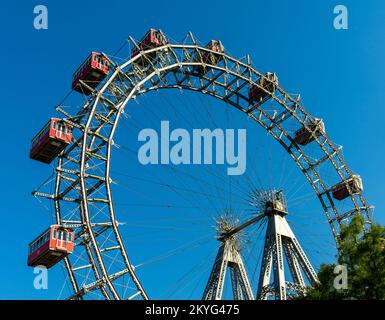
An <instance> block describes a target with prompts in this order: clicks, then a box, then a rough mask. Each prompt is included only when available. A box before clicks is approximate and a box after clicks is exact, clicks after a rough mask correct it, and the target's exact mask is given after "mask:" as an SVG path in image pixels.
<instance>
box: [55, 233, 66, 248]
mask: <svg viewBox="0 0 385 320" xmlns="http://www.w3.org/2000/svg"><path fill="white" fill-rule="evenodd" d="M56 249H58V250H66V249H67V239H66V232H65V231H64V230H57V238H56Z"/></svg>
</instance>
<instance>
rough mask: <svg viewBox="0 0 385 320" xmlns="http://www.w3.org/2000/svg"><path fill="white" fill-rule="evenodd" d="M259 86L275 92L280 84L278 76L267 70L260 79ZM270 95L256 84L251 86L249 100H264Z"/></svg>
mask: <svg viewBox="0 0 385 320" xmlns="http://www.w3.org/2000/svg"><path fill="white" fill-rule="evenodd" d="M257 82H258V84H259V86H261V87H263V88H264V89H265V90H267V91H268V92H270V93H271V94H273V93H274V91H275V89H276V88H277V86H278V77H277V75H276V74H275V73H272V72H267V73H266V74H265V76H264V77H260V78H259V79H258V81H257ZM268 96H269V93H267V92H265V91H264V90H262V89H261V88H260V87H258V86H256V85H251V86H250V88H249V100H250V101H257V102H262V101H263V100H265V99H266V98H267V97H268Z"/></svg>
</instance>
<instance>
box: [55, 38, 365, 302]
mask: <svg viewBox="0 0 385 320" xmlns="http://www.w3.org/2000/svg"><path fill="white" fill-rule="evenodd" d="M205 51H206V52H211V53H215V54H216V55H220V56H221V57H222V59H223V64H222V65H214V64H210V63H204V62H202V60H198V61H194V60H193V55H192V54H190V53H193V52H198V53H199V52H205ZM154 53H155V54H156V55H157V56H160V57H161V56H166V57H167V59H169V60H167V59H164V60H162V63H161V66H156V65H153V64H152V63H151V61H149V62H150V63H149V71H151V72H150V73H149V74H146V76H145V77H144V78H140V74H139V71H134V73H135V72H137V73H136V74H133V75H128V72H126V70H131V69H133V70H135V68H138V67H137V66H136V64H135V62H136V61H138V60H139V59H147V58H146V57H147V55H148V54H154ZM105 56H106V57H108V55H105ZM179 57H184V58H185V60H182V61H180V59H179ZM108 59H109V60H110V62H111V64H112V66H113V69H114V72H113V73H112V74H111V75H110V76H109V77H108V78H107V79H106V81H105V83H104V84H103V86H102V88H101V89H100V90H95V91H94V92H93V94H92V96H91V97H90V98H89V99H88V101H87V102H86V103H85V105H84V106H83V108H82V112H84V111H86V112H85V113H84V117H85V118H86V119H87V120H86V123H85V125H83V124H81V123H80V121H81V120H82V119H83V116H82V117H76V118H74V117H71V116H70V115H68V114H65V115H66V116H67V119H66V121H68V122H69V123H71V124H73V125H74V127H75V128H78V129H79V130H80V132H81V137H80V139H79V140H80V141H76V143H74V144H73V145H74V146H75V147H74V148H77V147H79V146H76V145H79V142H80V145H81V160H80V163H79V172H77V173H76V175H77V176H78V178H79V179H78V180H79V181H78V183H79V185H80V189H81V193H82V200H81V201H80V202H79V207H80V212H81V220H82V223H83V226H82V228H83V232H85V233H87V235H88V236H89V237H90V244H87V245H86V251H87V254H88V257H89V261H90V264H91V265H92V270H93V272H94V274H95V278H96V281H95V282H94V283H91V284H89V285H88V286H84V287H82V288H80V287H79V283H78V281H77V279H76V275H75V272H74V270H73V268H72V266H71V262H70V260H69V259H68V258H66V259H65V266H66V269H67V272H68V275H69V279H70V282H71V284H72V288H73V291H74V295H73V296H71V297H70V298H72V299H79V298H80V299H81V298H83V296H84V295H85V294H87V293H88V292H90V291H92V290H98V289H99V290H100V291H101V292H102V294H103V295H104V297H105V298H106V299H110V298H113V299H120V297H119V294H118V293H117V291H116V290H115V288H114V284H113V281H114V279H115V277H119V276H120V275H119V274H113V275H111V274H109V273H108V271H107V270H106V268H105V265H104V261H103V257H102V254H101V252H100V250H99V248H98V243H97V241H96V240H95V235H94V230H93V226H92V217H91V216H90V214H89V212H88V206H89V200H90V199H89V198H90V197H89V195H88V192H87V188H86V180H87V179H89V173H86V164H87V161H88V160H89V159H90V157H91V156H90V155H89V153H88V152H87V151H88V150H87V148H88V143H89V145H93V144H94V143H96V141H97V140H98V139H100V137H98V135H97V133H98V132H99V130H94V131H93V130H92V129H91V128H90V124H91V122H92V120H93V119H94V117H95V114H96V109H97V107H98V105H99V104H100V103H101V101H108V102H106V103H107V104H109V103H110V102H111V103H112V104H111V111H110V116H107V119H109V118H112V116H115V118H114V119H113V122H112V125H111V129H110V133H109V136H108V138H107V139H106V141H102V142H101V143H104V144H105V145H106V146H107V150H106V152H105V154H104V156H105V159H106V165H105V176H104V181H101V182H100V185H103V184H104V185H105V187H106V195H107V201H108V203H107V205H108V208H109V214H110V220H111V227H112V230H113V233H114V236H115V238H116V242H117V244H118V246H119V250H120V252H121V255H122V258H123V260H124V262H125V264H126V267H127V268H126V269H127V270H125V273H124V274H126V273H128V274H129V275H130V277H131V279H132V280H133V282H134V284H135V286H136V288H137V293H136V294H134V296H138V295H140V296H141V297H142V298H143V299H149V297H148V295H147V293H146V290H145V289H144V287H143V286H142V284H141V282H140V280H139V278H138V277H137V276H136V273H135V270H134V268H133V266H132V264H131V262H130V260H129V257H128V254H127V251H126V249H125V246H124V243H123V241H122V238H121V235H120V232H119V230H118V225H117V222H116V217H115V212H114V205H113V201H112V192H111V186H110V184H111V178H110V164H111V149H112V146H113V137H114V133H115V130H116V128H117V126H118V123H119V119H120V115H121V114H122V112H123V110H124V108H125V107H126V106H127V104H128V103H129V102H130V101H131V100H132V99H133V98H134V97H135V96H136V95H141V94H145V93H147V92H149V91H152V90H157V89H183V90H191V91H194V92H200V93H204V94H208V95H210V96H212V97H214V98H217V99H219V100H222V101H225V102H226V103H228V104H230V105H232V106H233V107H235V108H237V109H238V110H240V111H242V112H244V113H245V114H246V115H247V116H248V117H250V118H252V119H253V120H255V121H256V122H257V123H258V124H259V125H260V126H262V127H263V128H264V129H265V130H267V131H268V132H269V133H270V134H271V135H272V136H273V138H274V139H275V140H276V141H277V142H278V143H280V144H281V146H282V147H284V149H285V151H286V152H288V153H289V154H290V156H291V158H292V159H293V160H294V161H295V163H296V164H297V165H298V166H299V167H300V169H301V172H302V173H303V174H304V175H305V177H306V179H307V181H308V182H309V183H310V185H311V186H312V189H313V190H314V192H315V193H316V194H317V197H318V199H319V200H320V202H321V205H322V207H323V209H324V211H325V214H326V216H327V219H328V222H329V224H330V226H331V230H332V233H333V237H334V239H335V240H336V242H338V225H340V224H343V218H344V217H345V216H344V213H342V214H340V213H339V212H338V210H337V208H336V207H335V205H334V201H333V199H332V197H331V195H330V188H328V187H327V185H326V183H324V181H323V179H322V177H321V176H320V174H319V172H317V170H316V169H317V163H314V162H312V161H311V160H310V159H308V157H307V155H306V153H305V151H304V150H303V148H301V147H300V146H298V145H297V144H296V143H295V142H294V140H293V138H292V137H291V136H290V133H288V132H287V131H286V130H285V129H284V128H283V127H282V126H281V123H282V122H280V123H278V122H277V121H276V120H275V119H273V118H272V117H271V116H270V115H269V114H268V113H266V112H265V111H264V110H263V109H262V108H261V106H262V105H257V106H255V104H251V103H250V101H248V99H247V97H245V96H243V95H242V94H241V93H240V92H237V91H236V90H234V88H231V86H227V87H226V83H225V84H224V83H221V82H220V79H221V77H222V76H223V75H226V76H227V77H229V78H231V79H232V80H231V81H234V79H236V80H238V81H243V83H244V84H243V86H247V85H248V86H250V85H253V86H257V87H258V88H259V89H261V90H264V91H265V92H266V93H267V94H268V95H269V98H270V99H273V100H274V101H275V102H277V103H278V104H279V105H281V106H282V107H283V108H284V110H285V111H286V112H287V115H288V116H287V118H286V119H288V118H292V119H296V120H297V121H298V123H299V124H301V125H302V126H304V125H305V124H306V122H307V121H308V120H311V119H314V118H313V117H312V116H311V115H310V114H308V113H307V112H306V111H305V109H304V108H303V107H302V106H301V104H300V102H299V101H298V100H297V99H296V98H294V97H292V96H291V95H290V94H288V93H287V92H286V91H284V90H283V89H282V88H281V87H280V86H278V85H277V87H276V90H275V91H274V92H273V93H271V92H269V91H268V90H265V89H264V88H263V87H262V86H260V85H259V84H258V81H257V80H258V79H259V78H261V77H264V75H263V73H261V72H259V71H257V70H256V69H254V68H253V66H252V65H251V63H250V62H249V61H248V62H243V61H241V60H238V59H236V58H233V57H231V56H229V55H228V54H226V53H218V52H213V51H211V50H209V49H208V48H205V47H203V46H200V45H198V44H196V43H194V42H193V43H192V44H171V43H169V44H167V45H164V46H162V47H157V48H154V49H150V50H146V51H141V52H140V53H139V54H138V55H137V56H135V57H134V58H129V59H128V60H126V61H125V62H123V63H122V64H120V65H119V64H117V63H115V62H114V61H113V60H112V58H109V57H108ZM148 60H149V59H148ZM171 62H172V63H171ZM194 66H201V67H204V68H208V69H209V70H214V72H213V73H212V78H210V75H211V73H210V74H209V75H208V74H199V73H193V72H191V70H190V68H191V67H194ZM176 71H180V72H181V73H183V74H185V75H186V77H187V78H189V77H196V78H197V79H199V80H200V83H203V81H206V82H205V83H204V85H202V86H200V87H198V86H195V87H194V86H193V85H192V82H189V83H188V84H183V82H182V83H178V82H177V81H176V82H175V83H173V84H172V83H169V84H165V83H162V81H161V76H162V75H167V74H168V73H170V72H176ZM145 72H146V71H145ZM215 72H217V74H215ZM153 79H156V80H158V81H155V84H154V85H152V86H150V87H147V88H143V86H144V85H145V84H146V83H149V82H151V81H152V80H153ZM115 81H127V83H130V82H131V84H130V86H128V88H130V89H131V90H130V91H129V92H126V93H125V96H124V100H123V101H121V102H119V104H118V105H116V104H115V103H114V102H112V101H110V100H109V98H107V97H105V93H108V90H110V89H109V88H110V87H111V85H114V82H115ZM231 81H229V82H231ZM233 83H234V82H233ZM213 85H214V86H215V87H218V88H222V89H223V90H225V92H230V93H229V94H226V95H225V94H224V93H223V92H221V91H218V90H216V89H213V90H211V91H210V88H211V87H212V86H213ZM211 89H212V88H211ZM231 97H236V98H237V100H236V102H235V101H233V100H231ZM241 102H242V103H244V105H248V106H250V105H252V107H253V108H254V107H255V108H254V109H253V111H252V112H250V109H248V108H245V107H244V105H242V103H241ZM113 105H114V106H113ZM58 109H59V111H60V108H58ZM254 111H258V112H259V117H261V118H263V119H267V120H269V121H270V123H271V124H272V125H273V126H272V127H270V126H268V125H266V124H265V123H264V122H263V121H261V118H258V117H256V116H255V115H254ZM73 119H76V120H73ZM286 119H285V120H286ZM285 120H284V121H285ZM105 124H106V123H103V124H102V123H101V124H100V127H103V126H104V125H105ZM275 129H276V130H278V132H280V134H277V132H275V131H274V130H275ZM91 133H92V134H91ZM283 139H285V140H283ZM314 140H315V141H314V143H317V144H318V145H319V146H320V148H321V150H322V151H323V152H324V154H325V157H324V160H323V161H330V163H331V164H332V165H333V167H334V168H335V169H336V172H337V174H338V175H339V176H340V177H341V180H346V179H347V178H348V177H349V176H352V175H353V174H352V172H351V171H350V169H349V168H348V166H347V165H346V163H345V161H344V160H343V157H342V155H341V154H340V152H339V149H338V148H336V147H335V146H334V144H333V143H332V142H331V140H330V139H329V137H328V136H327V135H326V133H322V134H321V136H320V137H315V139H314ZM287 142H290V145H288V143H287ZM68 153H69V151H68V150H65V151H63V152H62V154H61V155H60V156H59V160H58V166H57V170H56V183H55V193H54V197H53V200H54V202H55V213H56V222H57V223H58V224H61V223H62V216H61V202H62V201H67V200H66V199H65V195H64V197H63V195H62V193H61V191H60V185H61V179H62V176H61V175H62V174H63V172H65V170H66V168H64V166H65V163H64V161H65V160H66V156H67V155H68ZM305 165H306V167H305ZM341 168H342V169H341ZM313 177H315V178H316V179H315V180H317V181H316V182H314V181H315V180H313ZM319 186H321V188H319ZM350 197H351V199H352V202H353V204H354V207H355V211H354V212H353V213H351V214H355V213H359V214H364V215H366V217H367V220H368V222H371V215H370V207H369V206H368V205H367V204H366V200H365V198H364V197H363V195H362V194H361V193H360V194H358V195H351V196H350ZM327 201H329V203H327ZM359 202H360V203H359ZM91 251H92V252H93V254H92V252H91Z"/></svg>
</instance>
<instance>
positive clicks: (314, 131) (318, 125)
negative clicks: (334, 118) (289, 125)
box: [294, 118, 325, 146]
mask: <svg viewBox="0 0 385 320" xmlns="http://www.w3.org/2000/svg"><path fill="white" fill-rule="evenodd" d="M324 133H325V125H324V123H323V121H322V120H321V119H317V118H316V119H314V120H312V121H311V122H310V123H309V124H307V125H306V126H304V127H302V128H301V129H298V130H297V131H296V132H295V134H294V135H295V136H294V141H295V142H296V143H298V144H300V145H301V146H306V145H307V144H309V143H310V142H312V141H313V140H314V139H315V137H319V136H320V135H321V134H324Z"/></svg>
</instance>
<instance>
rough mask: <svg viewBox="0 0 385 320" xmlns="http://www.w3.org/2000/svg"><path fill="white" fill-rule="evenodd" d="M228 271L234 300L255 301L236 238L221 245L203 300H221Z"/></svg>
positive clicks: (226, 240) (229, 239)
mask: <svg viewBox="0 0 385 320" xmlns="http://www.w3.org/2000/svg"><path fill="white" fill-rule="evenodd" d="M228 269H229V270H230V274H231V285H232V290H233V298H234V300H253V299H254V298H253V291H252V289H251V286H250V282H249V279H248V277H247V273H246V269H245V267H244V264H243V260H242V257H241V253H240V249H239V245H238V243H237V240H236V238H235V237H231V238H227V239H225V240H223V242H222V243H221V245H220V247H219V250H218V254H217V256H216V258H215V263H214V266H213V269H212V271H211V274H210V277H209V281H208V283H207V286H206V289H205V291H204V294H203V300H221V298H222V294H223V289H224V285H225V280H226V274H227V271H228Z"/></svg>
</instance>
